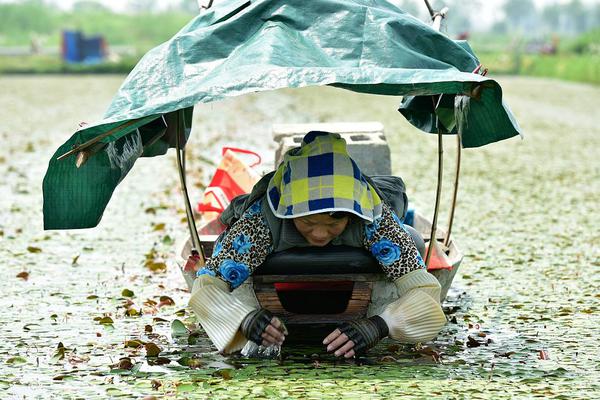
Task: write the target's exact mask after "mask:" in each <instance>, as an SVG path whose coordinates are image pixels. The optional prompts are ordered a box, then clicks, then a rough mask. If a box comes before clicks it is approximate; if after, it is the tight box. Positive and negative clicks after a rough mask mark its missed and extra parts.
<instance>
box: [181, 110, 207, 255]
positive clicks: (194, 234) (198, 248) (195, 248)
mask: <svg viewBox="0 0 600 400" xmlns="http://www.w3.org/2000/svg"><path fill="white" fill-rule="evenodd" d="M184 121H185V119H184V117H183V109H181V110H178V111H177V132H176V134H175V152H176V155H177V171H178V172H179V183H180V185H181V193H182V194H183V198H184V200H185V214H186V220H187V225H188V229H189V231H190V237H191V238H192V254H194V253H196V254H198V255H199V256H200V257H201V261H202V262H204V261H205V260H206V257H205V255H204V250H203V249H202V245H201V244H200V236H199V235H198V229H196V221H195V220H194V213H193V212H192V204H191V203H190V196H189V194H188V190H187V184H186V179H185V149H184V148H183V147H182V145H181V137H182V135H185V125H184V124H185V122H184Z"/></svg>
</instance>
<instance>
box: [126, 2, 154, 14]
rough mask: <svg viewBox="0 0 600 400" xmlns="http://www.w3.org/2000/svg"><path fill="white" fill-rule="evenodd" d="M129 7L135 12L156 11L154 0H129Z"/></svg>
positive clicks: (147, 12) (148, 12)
mask: <svg viewBox="0 0 600 400" xmlns="http://www.w3.org/2000/svg"><path fill="white" fill-rule="evenodd" d="M127 9H128V10H129V11H130V12H132V13H134V14H150V13H152V12H154V11H156V2H155V1H154V0H127Z"/></svg>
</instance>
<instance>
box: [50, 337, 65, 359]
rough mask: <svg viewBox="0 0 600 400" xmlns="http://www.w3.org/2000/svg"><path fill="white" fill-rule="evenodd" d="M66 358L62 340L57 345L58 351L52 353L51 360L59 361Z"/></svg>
mask: <svg viewBox="0 0 600 400" xmlns="http://www.w3.org/2000/svg"><path fill="white" fill-rule="evenodd" d="M64 358H65V346H64V345H63V344H62V342H60V343H58V346H57V347H56V351H55V352H54V354H53V355H52V358H51V359H50V362H51V363H57V362H59V361H61V360H63V359H64Z"/></svg>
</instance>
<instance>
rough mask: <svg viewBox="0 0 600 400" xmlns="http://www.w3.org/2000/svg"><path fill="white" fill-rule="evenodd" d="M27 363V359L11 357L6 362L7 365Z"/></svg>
mask: <svg viewBox="0 0 600 400" xmlns="http://www.w3.org/2000/svg"><path fill="white" fill-rule="evenodd" d="M26 362H27V359H26V358H25V357H21V356H16V357H10V358H8V359H7V360H6V363H7V364H25V363H26Z"/></svg>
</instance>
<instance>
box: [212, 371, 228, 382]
mask: <svg viewBox="0 0 600 400" xmlns="http://www.w3.org/2000/svg"><path fill="white" fill-rule="evenodd" d="M212 376H215V377H220V378H223V380H226V381H228V380H230V379H231V378H233V369H229V368H228V369H218V370H216V371H215V372H213V373H212Z"/></svg>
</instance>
